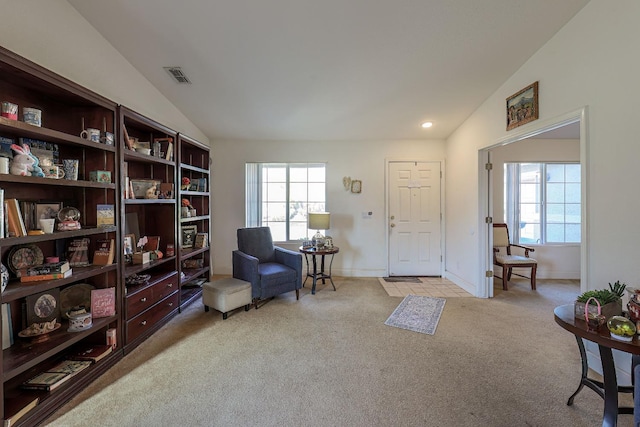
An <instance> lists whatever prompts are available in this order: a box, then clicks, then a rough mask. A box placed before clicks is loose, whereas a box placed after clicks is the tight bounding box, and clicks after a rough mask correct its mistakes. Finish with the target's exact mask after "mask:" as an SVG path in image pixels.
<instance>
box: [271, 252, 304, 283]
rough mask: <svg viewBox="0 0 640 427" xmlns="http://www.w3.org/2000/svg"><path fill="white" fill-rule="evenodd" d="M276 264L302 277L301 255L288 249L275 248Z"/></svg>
mask: <svg viewBox="0 0 640 427" xmlns="http://www.w3.org/2000/svg"><path fill="white" fill-rule="evenodd" d="M275 255H276V262H277V263H280V264H284V265H286V266H287V267H290V268H293V269H294V270H295V271H297V272H298V277H299V278H300V277H302V254H301V253H300V252H296V251H292V250H289V249H284V248H280V247H278V246H276V247H275Z"/></svg>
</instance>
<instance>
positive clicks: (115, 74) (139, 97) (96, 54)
mask: <svg viewBox="0 0 640 427" xmlns="http://www.w3.org/2000/svg"><path fill="white" fill-rule="evenodd" d="M0 10H2V13H0V45H1V46H2V47H4V48H6V49H8V50H10V51H13V52H15V53H17V54H18V55H21V56H23V57H25V58H27V59H29V60H31V61H33V62H35V63H36V64H39V65H41V66H43V67H45V68H47V69H49V70H51V71H53V72H55V73H58V74H60V75H61V76H64V77H66V78H67V79H69V80H71V81H73V82H76V83H78V84H80V85H82V86H84V87H86V88H88V89H91V90H93V91H94V92H96V93H98V94H100V95H102V96H104V97H106V98H108V99H110V100H112V101H115V102H116V103H118V104H122V105H125V106H127V107H129V108H131V109H133V110H135V111H137V112H139V113H141V114H143V115H145V116H147V117H150V118H152V119H154V120H156V121H158V122H160V123H162V124H164V125H165V126H168V127H170V128H172V129H174V130H176V131H179V132H183V133H185V134H187V135H189V136H191V137H192V138H195V139H197V140H199V141H201V142H203V143H205V144H208V143H209V138H207V136H206V135H204V134H203V133H202V132H201V131H200V130H199V129H198V128H197V127H196V126H195V125H194V124H193V123H191V122H190V121H189V119H188V118H187V117H185V116H184V114H182V113H181V112H180V111H179V110H178V109H177V108H176V107H175V106H174V105H173V104H171V103H170V102H169V101H168V100H167V99H166V98H165V97H164V96H163V95H162V94H161V93H160V92H159V91H158V90H157V89H156V88H155V87H154V86H152V85H151V83H150V82H149V81H148V80H147V79H145V78H144V77H143V76H142V75H141V74H140V73H139V72H138V71H137V70H136V69H135V68H133V66H132V65H131V64H130V63H129V62H127V60H126V59H124V57H123V56H122V55H121V54H120V53H119V52H118V51H116V50H115V49H114V48H113V46H111V45H110V44H109V43H108V42H107V41H106V40H105V39H104V38H103V37H102V36H101V35H100V34H99V33H98V32H97V31H96V30H95V29H94V28H93V27H92V26H91V25H89V23H88V22H87V21H86V20H85V19H84V18H83V17H82V16H81V15H80V14H79V13H78V12H77V11H76V10H75V9H74V8H73V7H71V5H70V4H69V3H67V2H66V1H64V0H47V1H37V0H24V1H11V0H1V1H0ZM114 25H117V23H114Z"/></svg>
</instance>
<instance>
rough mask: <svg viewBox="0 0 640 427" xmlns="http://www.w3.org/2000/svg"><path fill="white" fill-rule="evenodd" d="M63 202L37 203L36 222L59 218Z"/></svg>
mask: <svg viewBox="0 0 640 427" xmlns="http://www.w3.org/2000/svg"><path fill="white" fill-rule="evenodd" d="M60 209H62V202H51V203H36V220H40V219H51V218H54V219H56V218H58V212H60Z"/></svg>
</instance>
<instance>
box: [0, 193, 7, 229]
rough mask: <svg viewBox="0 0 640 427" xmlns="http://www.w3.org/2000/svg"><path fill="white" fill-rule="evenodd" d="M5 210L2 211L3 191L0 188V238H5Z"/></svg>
mask: <svg viewBox="0 0 640 427" xmlns="http://www.w3.org/2000/svg"><path fill="white" fill-rule="evenodd" d="M5 212H6V211H5V209H4V189H3V188H0V238H3V237H5V236H6V234H5V233H6V228H5Z"/></svg>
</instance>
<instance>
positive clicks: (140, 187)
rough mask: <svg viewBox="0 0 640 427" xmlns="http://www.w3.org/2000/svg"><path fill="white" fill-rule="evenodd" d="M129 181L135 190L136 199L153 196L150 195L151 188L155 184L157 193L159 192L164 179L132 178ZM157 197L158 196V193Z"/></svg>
mask: <svg viewBox="0 0 640 427" xmlns="http://www.w3.org/2000/svg"><path fill="white" fill-rule="evenodd" d="M129 182H130V183H131V187H132V190H133V198H135V199H150V198H152V197H148V191H149V189H151V188H153V187H154V186H155V188H156V194H157V192H158V191H160V184H162V181H161V180H159V179H131V180H130V181H129ZM155 198H157V195H156V197H155Z"/></svg>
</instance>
